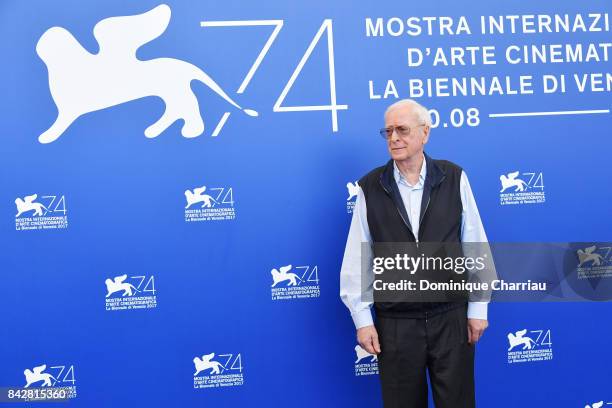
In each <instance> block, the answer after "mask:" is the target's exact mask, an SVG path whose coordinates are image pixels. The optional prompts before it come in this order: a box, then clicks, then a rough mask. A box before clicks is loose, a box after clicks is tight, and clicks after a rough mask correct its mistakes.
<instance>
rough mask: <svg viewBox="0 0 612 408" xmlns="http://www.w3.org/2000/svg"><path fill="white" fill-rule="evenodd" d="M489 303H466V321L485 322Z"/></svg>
mask: <svg viewBox="0 0 612 408" xmlns="http://www.w3.org/2000/svg"><path fill="white" fill-rule="evenodd" d="M488 306H489V302H468V310H467V317H468V319H482V320H487V308H488Z"/></svg>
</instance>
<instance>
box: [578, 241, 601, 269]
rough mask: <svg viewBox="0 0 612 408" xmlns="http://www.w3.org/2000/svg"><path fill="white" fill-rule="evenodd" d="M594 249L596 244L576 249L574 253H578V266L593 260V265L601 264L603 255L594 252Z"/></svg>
mask: <svg viewBox="0 0 612 408" xmlns="http://www.w3.org/2000/svg"><path fill="white" fill-rule="evenodd" d="M596 249H597V246H595V245H593V246H590V247H588V248H585V249H584V250H582V249H579V250H578V251H576V253H577V254H578V260H579V261H580V263H579V264H578V267H579V268H580V267H581V266H582V265H583V264H585V263H587V262H593V263H592V265H593V266H599V265H601V260H602V259H603V257H602V256H601V255H600V254H598V253H596V252H595V250H596Z"/></svg>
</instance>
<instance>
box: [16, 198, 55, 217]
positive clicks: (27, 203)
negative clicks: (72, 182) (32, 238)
mask: <svg viewBox="0 0 612 408" xmlns="http://www.w3.org/2000/svg"><path fill="white" fill-rule="evenodd" d="M37 198H38V194H32V195H29V196H25V197H24V198H23V200H22V199H21V198H19V197H17V199H15V205H16V206H17V215H15V218H17V217H19V216H20V215H21V214H23V213H25V212H28V211H34V214H33V216H34V217H36V216H41V215H43V210H45V211H46V210H47V207H45V206H44V205H42V204H41V203H35V202H34V200H36V199H37Z"/></svg>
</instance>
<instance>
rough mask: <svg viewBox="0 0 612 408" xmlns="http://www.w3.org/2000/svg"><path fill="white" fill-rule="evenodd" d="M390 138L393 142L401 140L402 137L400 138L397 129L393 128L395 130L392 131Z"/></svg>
mask: <svg viewBox="0 0 612 408" xmlns="http://www.w3.org/2000/svg"><path fill="white" fill-rule="evenodd" d="M390 140H391V142H399V140H400V138H399V135H398V134H397V129H395V128H393V131H392V132H391V138H390Z"/></svg>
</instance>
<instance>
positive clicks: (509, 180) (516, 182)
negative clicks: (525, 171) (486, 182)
mask: <svg viewBox="0 0 612 408" xmlns="http://www.w3.org/2000/svg"><path fill="white" fill-rule="evenodd" d="M519 174H520V172H518V171H515V172H513V173H508V175H507V176H505V175H503V174H502V175H501V176H499V181H501V185H502V189H501V191H500V193H503V192H504V191H506V190H507V189H509V188H510V187H516V189H515V190H514V192H515V193H516V192H517V191H525V188H526V187H529V186H528V185H527V183H525V182H524V181H523V180H521V179H520V178H517V177H518V176H519Z"/></svg>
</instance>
